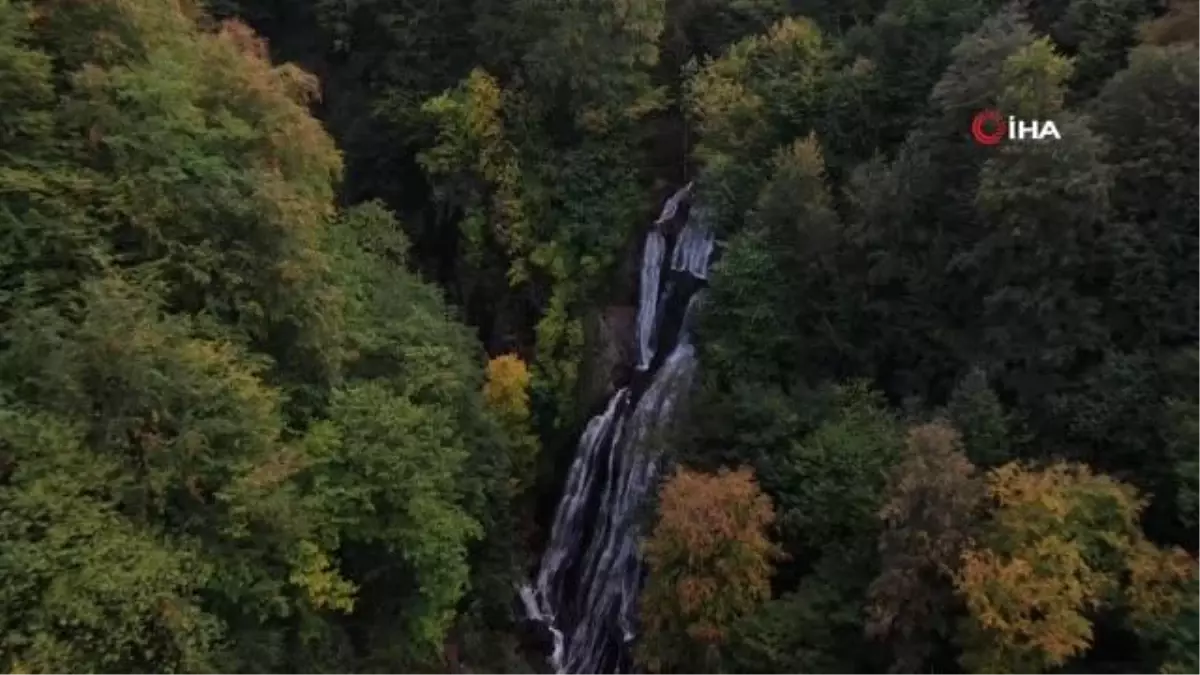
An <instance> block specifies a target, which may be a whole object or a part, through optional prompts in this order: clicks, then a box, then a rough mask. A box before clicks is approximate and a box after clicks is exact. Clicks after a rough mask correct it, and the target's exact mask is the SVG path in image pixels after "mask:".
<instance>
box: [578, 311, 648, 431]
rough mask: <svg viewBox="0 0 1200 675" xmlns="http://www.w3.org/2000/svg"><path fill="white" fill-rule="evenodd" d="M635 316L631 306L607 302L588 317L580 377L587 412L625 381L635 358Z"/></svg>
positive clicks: (627, 379) (630, 372)
mask: <svg viewBox="0 0 1200 675" xmlns="http://www.w3.org/2000/svg"><path fill="white" fill-rule="evenodd" d="M636 319H637V308H636V307H634V306H633V305H610V306H608V307H604V308H601V309H600V310H598V311H596V312H594V313H593V315H592V316H591V317H589V320H588V321H587V330H586V333H585V345H584V349H585V352H584V364H583V369H582V373H581V378H580V404H581V405H582V406H583V408H584V410H587V411H591V410H592V409H593V408H595V407H596V406H598V405H600V403H601V402H602V401H604V400H607V399H608V397H610V396H612V395H613V392H615V391H616V390H617V389H619V388H620V387H623V386H625V385H626V384H628V383H629V379H630V376H631V375H632V373H633V366H634V362H635V361H636V360H637V355H636V349H635V342H636V332H637V331H636Z"/></svg>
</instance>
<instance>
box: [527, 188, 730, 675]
mask: <svg viewBox="0 0 1200 675" xmlns="http://www.w3.org/2000/svg"><path fill="white" fill-rule="evenodd" d="M690 191H691V184H690V183H689V184H688V185H687V186H685V187H684V188H683V189H681V190H679V191H678V192H676V193H675V194H674V195H673V196H672V197H671V199H669V200H668V201H667V202H666V204H665V205H664V206H663V210H662V214H661V215H660V216H659V218H658V220H656V221H655V223H654V224H653V226H652V227H651V229H650V231H649V232H648V233H647V234H646V240H645V247H644V249H643V254H642V269H641V276H640V284H641V285H640V288H639V304H638V319H637V340H638V364H637V365H638V371H639V372H642V373H644V375H643V376H639V377H640V379H636V378H635V382H634V383H633V384H632V385H631V386H629V387H625V388H622V389H620V390H619V391H617V393H615V394H614V395H613V396H612V398H611V399H609V401H608V404H607V406H606V407H605V409H604V411H603V412H601V413H600V414H599V415H597V416H596V417H594V418H592V419H591V420H590V421H589V422H588V424H587V426H586V427H585V428H584V431H583V434H582V435H581V436H580V439H579V444H578V446H577V448H576V451H575V457H574V459H573V460H572V462H571V466H570V468H569V469H568V472H567V478H566V482H565V484H564V487H563V492H562V496H561V498H560V500H559V503H558V507H557V509H556V511H555V515H554V521H553V524H552V526H551V530H550V538H549V540H548V542H547V545H546V550H545V552H544V553H543V556H542V560H541V565H540V567H539V569H538V573H537V575H536V578H535V580H534V583H533V584H532V585H527V586H523V587H522V588H520V589H519V590H520V599H521V602H522V604H523V605H524V608H525V613H526V616H528V617H529V618H530V619H531V620H533V621H536V622H538V623H540V624H542V625H544V626H545V627H546V628H547V630H548V631H549V634H550V636H551V637H552V639H553V649H552V650H551V653H550V654H549V659H550V664H551V666H552V667H553V668H554V669H555V671H557V672H560V673H601V672H615V671H628V670H629V668H630V667H631V665H632V664H631V662H630V656H629V643H630V642H631V641H632V640H633V639H634V638H635V637H636V625H637V599H638V594H639V592H640V589H641V583H642V561H641V555H640V551H639V544H640V542H639V538H640V536H641V526H642V522H641V520H642V517H643V515H644V514H643V513H642V509H641V506H642V504H643V503H644V500H645V497H646V496H647V494H648V493H649V492H650V491H651V490H653V489H654V488H655V486H656V480H657V478H658V476H659V468H660V466H659V465H660V462H661V458H662V448H661V446H660V443H661V442H662V438H663V434H662V432H663V431H665V430H666V429H667V426H668V424H669V423H670V422H671V420H672V416H673V413H674V411H675V408H676V405H677V404H678V402H679V401H680V400H681V399H682V397H683V396H684V394H686V393H687V391H688V388H689V387H690V386H691V383H692V379H693V376H694V374H695V372H696V366H697V363H696V351H695V347H694V346H693V344H692V341H691V329H692V325H693V323H694V321H695V314H696V312H697V311H698V308H699V306H700V304H701V302H702V299H703V295H704V291H703V290H700V291H694V289H695V288H696V287H697V286H699V285H701V283H700V282H702V280H704V279H705V278H706V277H707V273H708V262H709V257H710V256H711V254H712V249H713V238H712V233H711V228H710V227H709V226H708V223H707V220H706V219H705V218H699V219H697V218H695V217H694V216H695V215H703V214H702V213H701V212H698V209H697V208H693V209H692V212H691V213H690V214H689V218H688V220H689V222H688V223H686V224H685V226H684V227H683V228H682V230H678V232H679V234H678V235H677V236H676V237H675V242H674V247H673V250H671V251H670V252H669V253H670V255H671V258H670V261H671V263H670V266H669V272H668V275H670V276H672V278H671V279H670V280H669V281H668V283H665V284H663V283H661V281H662V277H663V276H664V273H663V263H664V261H665V260H666V259H667V254H668V250H667V248H668V236H669V235H668V234H667V233H666V232H664V231H663V229H661V228H662V227H663V226H664V225H666V224H668V223H671V222H672V221H674V220H675V219H676V218H677V213H678V210H679V208H680V206H681V205H683V204H684V203H686V200H687V199H689V197H690ZM660 287H661V288H660ZM680 313H682V317H681V318H680ZM669 315H670V316H674V317H676V318H677V319H678V330H677V331H676V334H675V335H674V336H672V335H671V334H670V331H669V330H667V329H668V328H669V323H670V320H669V319H668V316H669ZM672 337H674V340H673V344H671V342H672V340H670V338H672ZM657 351H663V352H665V353H666V357H665V358H664V359H662V360H661V363H660V364H658V366H657V367H656V368H654V369H651V365H652V363H653V362H654V356H655V354H656V352H657Z"/></svg>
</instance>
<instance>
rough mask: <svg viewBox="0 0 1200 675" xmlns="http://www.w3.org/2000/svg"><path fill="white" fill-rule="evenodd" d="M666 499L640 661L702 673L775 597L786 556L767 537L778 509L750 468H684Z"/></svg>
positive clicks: (649, 556) (645, 600)
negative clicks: (776, 570) (742, 622)
mask: <svg viewBox="0 0 1200 675" xmlns="http://www.w3.org/2000/svg"><path fill="white" fill-rule="evenodd" d="M659 498H660V504H659V516H658V523H657V524H656V526H655V528H654V532H653V533H652V535H651V536H650V538H649V539H648V540H647V541H646V542H645V545H644V549H643V550H644V552H645V556H646V562H647V566H648V567H649V578H648V581H647V587H646V590H645V591H644V592H643V594H642V614H641V616H642V622H643V627H642V628H643V633H642V641H641V644H640V645H639V649H638V659H639V661H640V662H641V663H642V664H643V665H644V666H645V667H646V668H648V669H650V670H652V671H657V670H659V669H660V668H661V667H662V666H663V664H664V663H672V664H681V663H682V664H692V665H693V667H695V668H702V667H703V666H704V662H705V661H706V660H707V659H708V658H709V656H710V655H711V654H712V653H713V652H714V650H716V649H719V648H720V646H721V645H722V644H723V643H724V642H725V640H726V638H727V635H728V629H729V627H730V626H731V625H732V624H733V622H735V621H736V620H737V619H739V618H741V617H742V616H744V615H746V614H747V613H749V612H750V611H751V610H753V609H754V608H756V607H757V606H758V605H759V604H760V603H762V602H764V601H766V600H767V599H769V597H770V593H771V587H770V578H771V573H772V571H773V567H772V563H773V561H774V560H775V559H776V558H778V557H779V556H780V551H779V549H778V547H776V546H775V545H774V544H773V543H772V542H771V541H770V539H768V538H767V530H768V528H769V527H770V526H771V525H772V524H773V523H774V522H775V510H774V507H773V506H772V504H771V500H770V499H769V498H768V497H767V496H766V495H765V494H763V492H762V491H761V490H760V488H759V486H758V483H757V482H756V481H755V479H754V473H753V472H752V471H751V470H750V469H739V470H737V471H729V470H727V469H722V470H721V471H720V472H719V473H717V474H715V475H714V474H707V473H702V472H697V471H690V470H688V469H679V470H677V471H676V472H675V474H674V475H673V476H671V477H670V479H668V480H667V481H666V483H665V484H664V485H663V487H662V490H661V492H660V495H659ZM697 659H699V661H698V660H697Z"/></svg>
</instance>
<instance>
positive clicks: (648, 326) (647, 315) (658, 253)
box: [637, 227, 667, 370]
mask: <svg viewBox="0 0 1200 675" xmlns="http://www.w3.org/2000/svg"><path fill="white" fill-rule="evenodd" d="M666 250H667V240H666V239H665V238H664V237H663V235H662V233H661V232H659V231H658V228H657V227H655V228H654V229H652V230H650V233H649V234H647V235H646V246H645V248H644V249H643V251H642V276H641V280H640V284H639V286H638V294H639V296H640V297H639V298H638V315H637V336H638V365H637V367H638V370H646V369H647V368H649V367H650V361H651V360H652V359H653V358H654V330H655V328H656V327H657V326H656V321H655V319H657V318H658V282H659V279H660V278H661V276H662V262H663V254H664V253H665V252H666Z"/></svg>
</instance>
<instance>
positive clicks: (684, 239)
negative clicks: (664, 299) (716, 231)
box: [671, 207, 713, 279]
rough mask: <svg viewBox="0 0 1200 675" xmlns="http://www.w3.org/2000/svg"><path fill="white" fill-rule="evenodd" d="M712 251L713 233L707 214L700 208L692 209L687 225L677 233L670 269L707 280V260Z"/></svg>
mask: <svg viewBox="0 0 1200 675" xmlns="http://www.w3.org/2000/svg"><path fill="white" fill-rule="evenodd" d="M712 250H713V232H712V228H711V227H710V226H709V220H708V214H707V213H706V212H704V211H703V210H702V209H701V208H700V207H695V208H693V209H692V213H691V214H690V215H689V217H688V224H687V225H686V226H685V227H684V228H683V231H682V232H680V233H679V241H678V242H676V243H675V252H674V254H673V255H672V256H671V269H672V270H675V271H677V272H681V271H682V272H688V273H689V274H691V275H692V276H694V277H696V278H697V279H708V258H709V256H711V255H712Z"/></svg>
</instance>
